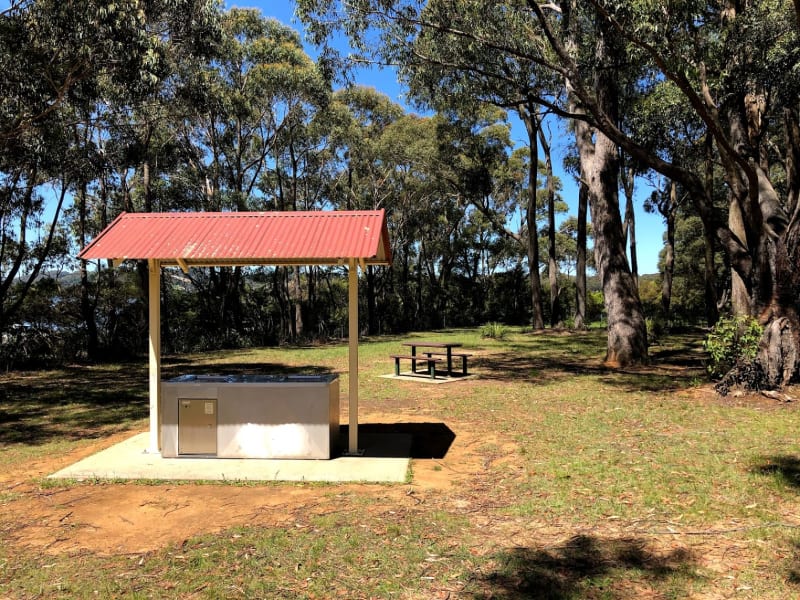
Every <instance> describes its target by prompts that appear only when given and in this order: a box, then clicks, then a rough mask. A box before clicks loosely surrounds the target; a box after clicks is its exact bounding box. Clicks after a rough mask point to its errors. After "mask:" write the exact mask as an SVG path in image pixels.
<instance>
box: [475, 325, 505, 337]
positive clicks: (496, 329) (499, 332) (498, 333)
mask: <svg viewBox="0 0 800 600" xmlns="http://www.w3.org/2000/svg"><path fill="white" fill-rule="evenodd" d="M506 335H508V327H506V326H505V325H503V324H502V323H496V322H495V323H487V324H486V325H483V326H481V337H485V338H491V339H493V340H502V339H505V337H506Z"/></svg>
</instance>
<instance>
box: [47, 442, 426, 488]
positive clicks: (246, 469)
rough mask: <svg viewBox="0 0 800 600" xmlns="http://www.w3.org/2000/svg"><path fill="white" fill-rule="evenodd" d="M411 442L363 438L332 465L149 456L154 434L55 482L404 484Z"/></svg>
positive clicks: (124, 444) (82, 463)
mask: <svg viewBox="0 0 800 600" xmlns="http://www.w3.org/2000/svg"><path fill="white" fill-rule="evenodd" d="M411 443H412V437H411V436H410V435H405V434H393V433H389V434H383V435H380V436H377V435H373V436H369V435H367V436H360V438H359V445H360V446H361V447H362V448H364V455H363V456H342V457H338V458H334V459H331V460H269V459H256V458H248V459H237V458H162V457H161V455H160V454H148V453H147V452H146V451H145V449H146V448H147V444H148V434H147V433H140V434H137V435H135V436H133V437H131V438H129V439H127V440H125V441H123V442H121V443H119V444H117V445H115V446H112V447H111V448H107V449H106V450H103V451H101V452H98V453H97V454H94V455H92V456H89V457H87V458H84V459H83V460H81V461H79V462H77V463H75V464H73V465H71V466H69V467H66V468H64V469H61V470H60V471H58V472H57V473H53V474H52V475H50V476H49V478H50V479H77V480H85V479H149V480H162V479H163V480H206V481H214V480H221V481H321V482H346V481H351V482H370V483H383V482H388V483H402V482H404V481H406V477H407V474H408V466H409V462H410V456H411Z"/></svg>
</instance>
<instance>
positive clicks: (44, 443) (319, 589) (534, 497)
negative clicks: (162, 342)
mask: <svg viewBox="0 0 800 600" xmlns="http://www.w3.org/2000/svg"><path fill="white" fill-rule="evenodd" d="M410 337H416V338H419V339H433V340H445V339H446V340H448V341H456V342H460V343H462V344H464V346H465V348H466V349H468V351H469V352H472V353H473V354H474V356H473V358H472V359H471V363H470V366H471V369H473V370H474V371H475V372H476V373H478V374H479V376H478V377H477V378H476V379H473V380H470V381H464V382H459V383H457V384H451V385H445V386H425V385H422V384H417V383H407V382H398V381H392V380H387V379H383V378H381V377H379V375H383V374H387V373H389V372H391V369H392V365H391V362H390V360H389V359H388V355H389V354H391V353H393V352H396V351H398V350H399V349H400V343H401V342H402V341H404V340H405V339H407V338H406V337H404V338H397V337H393V338H380V337H378V338H372V339H368V340H364V341H363V343H362V344H361V346H360V351H359V354H360V357H359V358H360V367H361V380H360V397H361V406H362V411H363V413H364V414H370V413H384V414H392V415H396V419H397V420H398V421H403V420H404V417H405V416H408V418H411V416H413V417H414V419H416V420H419V419H423V420H425V421H427V422H431V423H443V424H445V425H446V426H447V427H449V428H450V429H452V430H453V432H454V433H455V435H456V440H455V443H456V444H458V443H462V442H463V441H464V440H469V441H471V443H472V446H471V449H470V450H469V453H470V456H471V458H472V460H473V462H474V464H473V466H472V467H468V466H461V465H456V464H453V463H452V461H450V460H449V459H448V458H447V457H445V458H444V459H440V460H437V461H434V462H430V463H426V461H425V460H418V461H414V462H413V463H412V468H411V471H410V473H409V478H410V484H409V482H407V483H406V484H403V485H404V488H408V490H409V492H412V491H413V492H414V494H413V495H406V494H404V493H396V494H395V495H394V496H391V498H392V500H391V501H390V500H387V497H388V496H387V494H390V493H392V492H393V491H397V488H396V487H392V486H383V487H378V488H376V487H374V486H363V489H361V488H358V487H356V488H348V489H347V491H345V492H341V493H340V491H339V490H340V489H341V488H340V487H339V486H335V485H334V486H331V485H320V486H316V487H314V486H306V487H308V488H309V489H310V490H312V492H314V493H315V494H317V496H316V498H317V505H318V506H319V507H323V508H324V510H322V509H321V510H319V511H315V512H313V513H306V512H304V511H303V510H301V509H298V510H297V511H294V512H291V511H290V513H289V516H290V517H291V518H287V520H286V522H285V524H282V525H277V526H273V527H266V526H256V525H250V524H248V523H246V522H242V523H241V524H240V525H238V526H235V527H232V528H230V529H227V530H225V531H222V532H220V533H214V534H211V533H209V534H205V535H200V536H197V537H193V538H190V539H188V540H186V541H185V542H183V543H182V544H179V545H167V546H164V547H162V548H159V549H158V550H156V551H153V552H149V553H146V554H136V555H125V554H120V555H111V556H103V555H99V554H95V553H93V552H91V551H85V552H80V553H78V554H75V553H68V554H54V555H50V554H43V553H41V552H39V551H38V550H37V549H36V548H35V547H27V546H25V545H24V544H21V545H20V544H0V597H10V598H29V597H62V598H94V597H126V598H150V597H175V598H183V597H200V598H217V597H243V598H258V597H261V598H331V597H342V598H436V597H450V598H506V599H509V600H510V599H512V598H555V599H556V600H558V599H576V600H577V599H579V598H613V599H618V598H635V597H640V596H647V597H654V598H685V597H689V596H691V597H698V598H702V597H709V598H711V597H730V596H735V597H737V598H768V599H778V598H790V597H800V534H798V533H797V531H798V530H797V529H796V527H797V526H798V525H800V522H798V521H797V519H796V517H795V515H797V514H798V513H800V443H798V439H797V431H798V425H800V422H798V421H799V420H800V413H799V412H798V410H797V409H795V408H794V407H793V406H792V405H779V404H774V405H771V404H769V403H767V402H766V401H764V400H763V399H761V400H758V399H753V400H743V401H740V402H732V401H723V400H721V399H719V398H716V397H714V396H713V395H712V394H711V393H710V392H709V391H708V390H707V385H706V387H705V388H704V389H702V390H699V389H694V388H695V386H697V385H698V382H702V381H704V380H703V377H704V375H703V356H702V353H701V352H700V350H699V348H700V344H701V339H700V336H699V335H692V334H682V335H680V336H677V335H673V336H665V337H663V338H662V339H661V340H660V344H659V346H657V347H656V348H654V351H653V364H652V365H651V367H649V368H646V369H626V370H622V371H612V370H608V369H605V368H604V367H603V366H602V358H603V354H604V338H603V332H602V331H598V330H591V331H588V332H582V333H570V334H564V333H550V332H548V333H536V332H533V333H531V332H525V331H523V330H519V329H514V328H510V330H509V332H508V333H507V335H506V336H505V338H504V339H502V340H499V339H490V338H483V337H481V332H480V331H479V330H452V331H446V332H436V333H420V334H414V335H413V336H408V338H410ZM346 368H347V347H346V346H345V345H342V344H338V345H337V344H331V345H325V346H319V347H307V348H293V349H292V348H280V349H258V350H248V351H236V352H215V353H206V354H202V355H193V356H181V357H168V358H167V359H166V360H165V364H164V372H165V376H172V375H175V374H179V373H181V372H190V371H191V372H197V371H204V372H215V371H216V372H256V371H267V372H269V371H308V370H313V371H316V372H325V371H332V372H337V373H340V374H341V375H342V388H341V393H342V395H343V397H346V394H347V386H348V377H347V376H346V374H345V373H344V371H345V370H346ZM54 381H57V382H58V384H57V385H54V384H53V382H54ZM0 386H2V387H0V389H1V390H2V391H1V392H0V414H2V415H3V419H4V422H3V426H2V429H0V461H2V463H3V464H4V465H6V468H7V469H10V470H12V471H13V470H14V469H18V470H20V472H22V471H23V470H24V469H25V468H26V466H27V465H29V464H31V463H32V462H35V461H36V460H38V459H41V458H42V457H44V456H47V455H50V454H52V453H54V452H57V453H64V452H68V451H71V450H74V449H78V448H80V447H81V446H84V445H86V444H87V443H90V442H91V441H95V440H97V439H101V438H104V437H107V436H109V435H111V434H113V433H116V432H119V431H125V430H133V429H137V428H142V427H144V426H145V424H146V420H145V419H146V416H147V402H146V386H147V377H146V371H145V368H144V365H137V364H132V365H112V366H96V367H91V368H88V367H72V368H69V369H63V370H60V371H56V372H31V373H10V374H6V375H3V376H0ZM87 438H88V439H87ZM426 464H427V466H426ZM426 468H427V469H428V470H429V471H430V472H433V473H435V474H437V475H438V476H440V477H441V476H443V474H444V473H448V472H452V473H454V475H453V477H454V478H455V479H456V480H457V481H456V483H455V484H454V485H453V486H452V487H449V488H442V489H431V490H417V489H416V486H415V485H414V474H417V473H418V472H420V471H421V470H424V469H426ZM26 483H27V484H28V487H30V488H34V489H37V490H41V489H48V486H49V485H50V484H48V483H45V482H43V481H40V480H38V479H35V478H31V479H30V480H28V481H27V482H26ZM148 483H150V484H152V485H158V482H148ZM58 485H59V486H63V485H65V484H63V483H60V484H58ZM69 485H70V484H67V487H69ZM72 485H88V486H91V485H97V484H95V483H91V482H90V483H81V484H77V483H76V484H72ZM104 485H124V484H121V483H111V484H109V483H105V484H104ZM170 485H176V484H175V483H170ZM182 485H208V484H197V483H186V484H182ZM217 485H219V484H217ZM24 487H25V486H20V487H14V488H12V489H8V490H5V489H3V488H0V506H4V505H11V504H14V503H24V502H25V501H26V494H28V493H31V492H30V491H25V489H23V488H24ZM290 488H291V485H290V484H286V485H283V484H276V485H274V486H270V490H274V491H275V493H280V491H281V490H288V489H290ZM376 489H378V490H384V491H380V492H378V491H376ZM393 503H394V504H393ZM0 527H2V529H0V536H1V535H2V533H3V531H11V529H12V528H13V527H14V524H13V523H7V522H5V521H4V520H3V518H2V517H1V516H0ZM109 535H113V532H112V533H110V534H109ZM448 594H449V596H448Z"/></svg>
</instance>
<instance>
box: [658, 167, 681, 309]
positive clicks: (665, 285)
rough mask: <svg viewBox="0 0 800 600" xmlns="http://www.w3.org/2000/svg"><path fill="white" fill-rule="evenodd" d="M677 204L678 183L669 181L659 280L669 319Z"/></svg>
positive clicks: (663, 304)
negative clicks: (665, 230)
mask: <svg viewBox="0 0 800 600" xmlns="http://www.w3.org/2000/svg"><path fill="white" fill-rule="evenodd" d="M677 204H678V184H677V183H676V182H674V181H670V183H669V199H668V200H667V205H666V207H665V208H666V210H664V211H663V213H664V218H665V220H666V222H667V241H666V244H665V245H664V276H663V278H662V280H661V310H662V311H663V313H664V318H665V319H666V320H667V321H669V319H670V306H671V304H672V276H673V273H674V272H675V207H676V206H677Z"/></svg>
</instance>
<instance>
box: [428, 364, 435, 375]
mask: <svg viewBox="0 0 800 600" xmlns="http://www.w3.org/2000/svg"><path fill="white" fill-rule="evenodd" d="M428 373H429V374H430V376H431V379H436V362H435V361H433V360H429V361H428Z"/></svg>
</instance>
